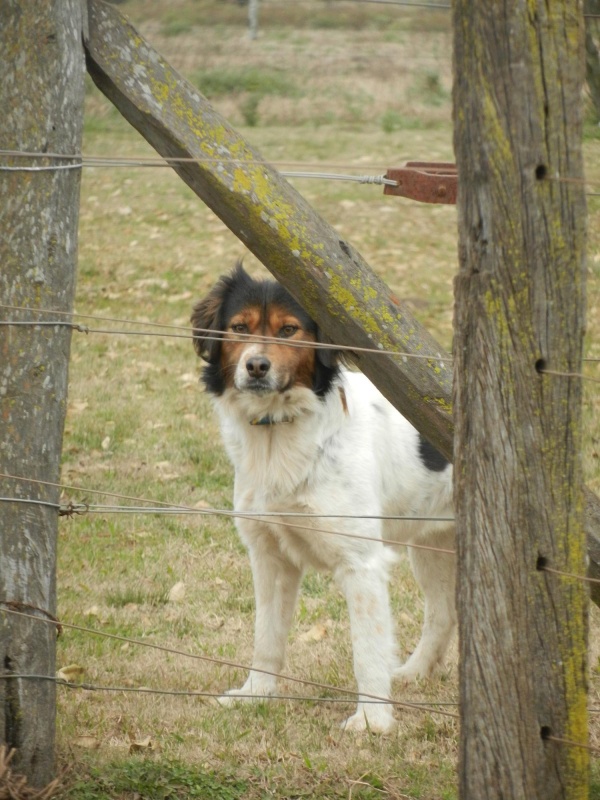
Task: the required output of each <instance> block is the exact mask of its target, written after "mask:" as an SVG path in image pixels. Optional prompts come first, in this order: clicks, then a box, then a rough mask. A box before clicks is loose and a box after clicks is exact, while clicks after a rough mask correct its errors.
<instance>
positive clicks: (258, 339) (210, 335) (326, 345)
mask: <svg viewBox="0 0 600 800" xmlns="http://www.w3.org/2000/svg"><path fill="white" fill-rule="evenodd" d="M0 309H5V310H15V311H27V312H29V313H33V314H37V313H42V314H56V315H57V316H58V315H61V316H76V317H82V318H86V319H93V320H96V321H104V322H118V323H121V324H123V325H142V326H144V325H147V326H153V327H160V328H165V329H171V330H182V331H186V333H185V334H177V333H170V332H169V333H163V332H160V333H159V332H156V333H155V332H152V331H140V330H116V329H114V328H93V327H89V326H87V325H80V324H78V323H74V322H69V321H65V320H62V319H59V320H0V326H7V327H19V326H23V327H25V326H27V327H33V328H35V327H36V326H39V327H47V328H52V327H59V326H67V327H70V328H72V329H73V330H76V331H78V332H80V333H86V334H88V333H99V334H107V335H111V334H112V335H115V336H155V337H164V338H174V339H187V340H189V339H190V338H194V337H195V336H197V335H199V334H200V335H201V336H202V338H203V339H206V340H208V341H223V339H224V338H225V336H226V334H227V331H215V330H213V329H212V328H192V327H190V326H189V325H187V326H185V325H170V324H166V323H165V324H163V323H155V322H154V323H153V322H144V321H141V320H140V321H135V320H127V319H116V318H114V317H98V316H93V315H90V314H78V313H75V312H70V311H52V310H51V309H36V308H28V307H25V306H12V305H6V304H0ZM235 337H236V339H239V340H243V341H246V342H248V343H266V344H279V345H285V346H286V347H301V348H303V347H311V348H313V349H315V350H338V351H340V352H349V353H369V354H371V355H388V356H393V357H399V358H414V359H417V360H425V361H433V362H436V363H438V362H449V361H453V358H452V357H451V356H443V355H442V354H441V353H438V354H435V355H427V354H424V353H409V352H405V351H398V350H387V349H385V348H384V347H383V346H382V347H354V346H352V345H343V344H334V343H332V342H315V341H307V340H300V339H296V340H290V339H280V338H278V337H276V336H261V335H259V334H254V333H236V334H235Z"/></svg>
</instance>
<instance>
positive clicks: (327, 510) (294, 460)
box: [191, 264, 456, 732]
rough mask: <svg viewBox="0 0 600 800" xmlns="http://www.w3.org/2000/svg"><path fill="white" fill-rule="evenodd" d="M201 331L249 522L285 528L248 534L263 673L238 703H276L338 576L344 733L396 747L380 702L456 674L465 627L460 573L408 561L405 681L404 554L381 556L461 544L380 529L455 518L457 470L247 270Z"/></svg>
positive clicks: (199, 313) (272, 287)
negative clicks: (398, 610) (346, 660)
mask: <svg viewBox="0 0 600 800" xmlns="http://www.w3.org/2000/svg"><path fill="white" fill-rule="evenodd" d="M191 321H192V325H193V328H194V333H193V336H194V346H195V348H196V351H197V352H198V355H199V356H200V357H201V358H202V359H204V360H205V361H206V362H207V365H206V366H205V368H204V370H203V377H202V380H203V382H204V385H205V387H206V389H207V391H208V392H209V393H211V395H212V396H213V398H214V401H215V408H216V411H217V413H218V416H219V420H220V424H221V431H222V435H223V440H224V443H225V447H226V449H227V453H228V455H229V458H230V459H231V462H232V464H233V466H234V469H235V488H234V508H235V510H236V511H239V512H268V514H269V515H270V516H268V517H265V518H264V519H260V518H256V517H253V518H246V519H244V518H240V519H238V521H237V527H238V531H239V534H240V536H241V538H242V540H243V542H244V543H245V545H246V546H247V548H248V552H249V554H250V563H251V566H252V575H253V578H254V591H255V598H256V624H255V641H254V659H253V669H252V671H251V672H250V674H249V676H248V679H247V681H246V683H245V684H244V686H242V687H241V689H238V690H233V691H232V692H229V693H228V697H227V698H226V700H227V701H231V700H232V699H241V697H240V696H241V695H243V696H246V697H250V698H251V697H252V696H264V695H271V694H273V693H274V692H275V690H276V678H275V677H274V676H273V675H271V674H268V673H278V672H281V670H282V668H283V664H284V657H285V646H286V640H287V636H288V632H289V630H290V626H291V623H292V618H293V614H294V608H295V605H296V599H297V596H298V591H299V588H300V583H301V580H302V576H303V573H304V571H305V570H306V568H307V567H309V566H312V567H315V568H316V569H319V570H325V569H327V570H331V572H332V573H333V576H334V578H335V580H336V582H337V584H338V586H339V587H340V589H341V590H342V592H343V593H344V596H345V598H346V602H347V604H348V610H349V615H350V626H351V632H352V645H353V653H354V673H355V676H356V681H357V684H358V691H359V693H360V695H359V701H358V706H357V709H356V713H355V714H354V715H353V716H351V717H350V718H349V719H348V720H347V721H346V722H345V723H344V725H345V727H346V729H348V730H364V729H365V728H368V729H370V730H373V731H381V732H385V731H388V730H390V729H391V728H392V726H393V725H394V717H393V714H392V710H391V708H392V707H391V706H390V705H389V704H387V703H372V702H369V700H370V699H372V697H373V696H375V697H379V698H386V699H387V698H389V697H390V691H391V681H392V678H393V677H394V676H399V677H401V678H403V679H404V680H411V679H415V678H417V677H424V676H428V675H430V674H431V672H432V671H433V670H434V668H435V667H436V666H438V665H439V664H440V663H441V662H442V660H443V657H444V654H445V652H446V649H447V645H448V643H449V640H450V638H451V636H452V633H453V631H454V628H455V625H456V614H455V606H454V583H455V561H454V556H453V555H448V554H444V553H439V552H436V551H435V550H433V551H432V550H423V549H416V548H413V547H411V548H409V550H408V553H409V558H410V563H411V565H412V568H413V571H414V574H415V576H416V579H417V581H418V582H419V584H420V586H421V588H422V590H423V593H424V595H425V621H424V626H423V633H422V636H421V640H420V642H419V644H418V646H417V648H416V650H415V651H414V653H413V654H412V655H411V657H410V658H409V659H408V661H407V662H406V663H405V664H404V665H403V666H399V665H398V663H397V659H396V644H395V637H394V625H393V623H392V617H391V613H390V604H389V597H388V570H389V566H390V563H391V561H392V560H393V558H392V554H393V550H394V547H393V546H390V545H389V544H387V543H383V542H382V540H387V541H388V542H389V541H390V540H393V541H398V542H412V543H414V544H425V545H429V546H432V547H434V548H435V547H441V548H446V549H448V548H452V547H453V545H454V530H453V527H452V523H451V522H449V521H431V520H426V521H414V520H397V519H396V520H394V519H381V517H389V516H408V517H444V518H448V517H451V516H452V468H451V466H450V465H449V464H448V463H447V462H446V461H445V459H444V458H443V457H442V456H441V455H440V454H439V453H437V451H435V450H434V449H433V448H432V447H431V446H430V445H429V444H428V443H427V442H426V441H425V440H424V439H423V438H422V437H421V436H420V435H419V433H418V432H417V431H416V430H415V429H414V428H413V427H412V425H411V424H410V423H409V422H408V421H407V420H406V419H404V417H403V416H402V415H401V414H399V413H398V411H396V409H395V408H394V407H393V406H392V405H391V404H390V403H389V402H388V401H387V400H386V399H385V398H384V397H383V396H382V395H381V394H380V393H379V392H378V391H377V389H376V388H375V387H374V386H373V384H372V383H371V382H370V381H369V380H368V379H367V378H366V377H365V376H364V375H362V374H361V373H359V372H352V371H349V370H346V369H343V368H341V367H340V366H339V359H338V358H337V354H336V353H335V351H333V350H331V349H324V348H321V349H319V347H318V346H313V343H315V344H316V345H318V343H319V331H318V329H317V326H316V325H315V323H314V322H313V321H312V320H311V319H310V318H309V317H308V316H307V315H306V313H305V312H304V311H303V310H302V308H301V307H300V306H299V305H298V303H297V302H296V301H295V300H294V299H293V298H292V297H291V296H290V295H289V294H288V292H287V291H285V289H283V287H282V286H281V285H280V284H278V283H276V282H275V281H256V280H254V279H252V278H251V277H250V276H249V275H248V274H247V273H246V272H245V271H244V270H243V268H242V266H241V264H238V265H237V266H236V268H235V269H234V271H233V272H232V273H231V274H230V275H227V276H224V277H222V278H221V279H220V280H219V281H218V283H217V284H216V286H215V287H214V288H213V290H212V291H211V292H210V293H209V295H208V296H207V297H206V298H205V299H204V300H202V301H201V302H199V303H198V304H197V305H196V306H195V308H194V311H193V314H192V320H191ZM248 334H251V335H253V337H270V340H269V341H266V340H265V341H257V339H256V338H254V339H252V338H249V337H248ZM296 342H299V343H302V342H307V343H308V344H306V345H302V344H300V345H299V346H293V345H294V343H296ZM290 344H291V345H292V346H290ZM273 512H285V513H286V514H289V512H297V513H298V515H299V516H298V517H297V518H294V517H292V518H290V517H289V516H282V517H277V516H276V515H273ZM307 513H308V514H309V515H311V514H314V515H322V516H321V517H318V518H314V517H311V516H302V515H305V514H307ZM295 525H297V527H295ZM335 531H340V532H342V533H343V534H344V535H343V536H340V535H336V534H335V533H334V532H335ZM354 537H357V538H354ZM358 537H361V538H358ZM261 670H264V671H261Z"/></svg>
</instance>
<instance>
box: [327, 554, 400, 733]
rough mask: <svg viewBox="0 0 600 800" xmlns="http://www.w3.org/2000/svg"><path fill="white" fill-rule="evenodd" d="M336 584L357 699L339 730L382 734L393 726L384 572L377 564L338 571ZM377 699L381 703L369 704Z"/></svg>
mask: <svg viewBox="0 0 600 800" xmlns="http://www.w3.org/2000/svg"><path fill="white" fill-rule="evenodd" d="M335 577H336V580H337V582H338V584H339V586H340V588H341V589H342V591H343V592H344V595H345V597H346V602H347V604H348V611H349V615H350V629H351V634H352V650H353V653H354V674H355V677H356V682H357V684H358V691H359V693H360V694H359V698H358V705H357V708H356V712H355V713H354V714H353V715H352V716H351V717H349V719H347V720H346V722H345V723H344V724H343V726H342V727H343V728H344V729H345V730H349V731H364V730H367V729H368V730H372V731H375V732H378V733H386V732H388V731H390V730H392V728H393V727H394V726H395V724H396V723H395V719H394V716H393V714H392V707H391V705H390V704H388V703H386V702H385V700H387V699H388V698H389V697H390V691H391V680H392V673H393V671H394V667H395V666H396V645H395V641H394V632H393V623H392V617H391V612H390V604H389V596H388V586H387V582H388V575H387V569H386V568H385V567H384V566H383V565H381V564H375V565H372V566H371V565H369V564H365V565H364V566H362V567H359V568H354V569H346V568H345V569H340V570H339V571H337V572H336V575H335ZM373 698H381V700H382V701H381V702H377V700H375V701H373Z"/></svg>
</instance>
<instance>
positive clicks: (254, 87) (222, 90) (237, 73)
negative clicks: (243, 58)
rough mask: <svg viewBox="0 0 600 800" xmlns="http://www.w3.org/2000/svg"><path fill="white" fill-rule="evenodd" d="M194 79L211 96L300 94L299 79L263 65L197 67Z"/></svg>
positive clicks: (202, 90) (294, 95) (292, 95)
mask: <svg viewBox="0 0 600 800" xmlns="http://www.w3.org/2000/svg"><path fill="white" fill-rule="evenodd" d="M192 80H193V82H194V83H195V84H196V86H197V87H198V88H199V89H200V91H201V92H202V93H203V94H205V95H206V96H207V97H222V96H223V95H226V94H233V95H235V94H241V93H242V92H251V93H252V94H254V95H258V96H261V97H262V96H265V95H279V96H282V97H298V96H299V94H300V91H299V89H298V87H297V86H296V84H295V82H294V81H293V80H292V79H291V78H290V76H289V75H288V74H286V72H285V71H283V70H277V69H267V68H259V67H250V68H248V69H245V68H243V67H236V68H234V67H231V68H230V69H207V70H197V71H196V72H194V73H193V75H192Z"/></svg>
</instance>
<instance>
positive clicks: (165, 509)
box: [0, 473, 455, 555]
mask: <svg viewBox="0 0 600 800" xmlns="http://www.w3.org/2000/svg"><path fill="white" fill-rule="evenodd" d="M0 478H8V479H12V480H15V481H23V482H30V483H35V484H41V485H46V486H52V487H54V488H59V489H62V490H64V489H69V491H77V492H81V493H83V494H85V493H86V492H87V493H88V494H102V495H109V496H112V497H117V498H120V499H127V500H133V501H134V502H138V503H152V504H153V505H154V506H155V507H154V508H149V509H148V510H147V511H145V510H144V509H143V508H139V509H137V510H136V511H132V510H131V509H130V508H128V507H126V506H124V507H121V509H119V510H118V511H116V512H115V513H125V512H128V513H139V514H143V513H148V514H161V513H182V514H198V515H206V516H225V517H230V518H236V519H249V520H254V521H257V522H262V523H263V524H265V525H273V526H278V527H286V528H293V529H294V530H306V531H309V532H310V533H326V534H329V535H332V536H341V537H344V538H347V539H358V540H361V541H368V542H373V543H376V544H386V545H390V546H393V547H412V548H414V549H416V550H430V551H433V552H439V553H444V554H446V555H455V551H454V550H450V549H447V548H441V547H433V546H431V545H425V544H420V543H416V542H415V543H412V542H402V541H396V540H395V539H385V538H374V537H372V536H363V535H361V534H358V533H349V532H347V531H336V530H332V529H330V528H316V527H314V526H309V525H299V524H298V523H293V522H285V521H282V520H280V519H277V520H276V521H273V520H272V519H269V517H271V516H272V517H279V516H281V517H285V518H289V517H295V516H299V517H301V518H302V517H304V518H307V517H308V518H309V517H310V516H311V515H310V514H308V513H307V514H306V515H302V514H300V515H297V514H294V512H292V511H290V512H282V514H278V513H277V512H267V513H264V512H261V511H256V512H249V513H246V512H244V511H235V510H230V509H210V508H209V509H206V508H193V507H190V506H176V505H173V504H170V503H165V502H161V501H156V500H146V499H145V498H133V497H129V496H123V495H117V494H114V493H112V492H104V491H102V490H98V489H83V488H81V487H74V486H66V485H65V484H56V483H52V482H50V481H40V480H36V479H29V478H22V477H19V476H15V475H9V474H7V473H0ZM0 502H7V503H11V502H22V503H27V502H30V503H32V504H37V503H38V501H37V498H31V499H30V498H13V497H0ZM40 505H44V506H50V505H54V507H55V508H56V509H57V510H58V513H59V515H61V516H71V515H72V514H78V515H81V514H85V513H87V511H88V510H89V508H90V506H89V505H88V504H87V503H82V504H72V503H69V504H66V505H65V504H59V503H56V504H52V503H51V502H50V501H46V500H44V501H41V502H40ZM113 508H114V507H113V506H105V507H102V511H100V512H99V513H112V512H111V509H113ZM61 512H62V513H61ZM314 518H316V519H320V518H326V519H329V518H332V519H342V518H345V517H343V515H339V516H337V515H332V516H331V517H330V515H328V514H316V513H315V515H314ZM347 518H354V519H382V520H385V519H390V520H405V521H413V522H414V521H421V522H424V521H428V522H440V523H441V522H453V521H454V518H453V517H416V516H412V517H411V516H401V515H399V516H396V517H394V516H389V517H387V516H385V515H382V516H371V517H369V516H367V517H363V516H361V515H356V516H354V515H348V517H347Z"/></svg>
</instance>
